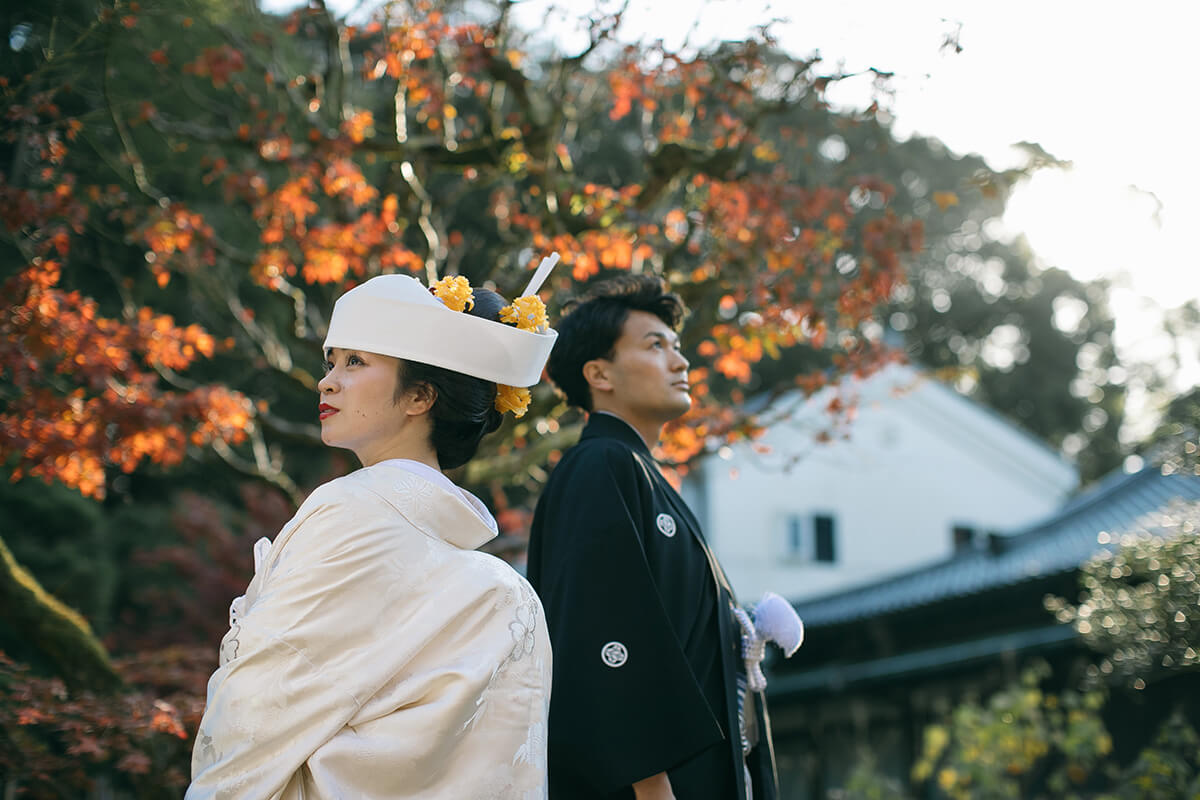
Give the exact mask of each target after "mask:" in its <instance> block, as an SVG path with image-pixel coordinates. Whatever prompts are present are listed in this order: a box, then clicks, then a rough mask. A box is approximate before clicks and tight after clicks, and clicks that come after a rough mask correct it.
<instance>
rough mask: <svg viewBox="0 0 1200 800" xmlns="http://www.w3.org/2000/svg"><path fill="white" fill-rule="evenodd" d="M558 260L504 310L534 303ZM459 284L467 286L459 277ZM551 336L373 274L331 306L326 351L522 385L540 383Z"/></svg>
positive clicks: (408, 280)
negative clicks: (354, 352)
mask: <svg viewBox="0 0 1200 800" xmlns="http://www.w3.org/2000/svg"><path fill="white" fill-rule="evenodd" d="M557 262H558V253H554V254H553V255H551V256H549V257H548V258H545V259H542V263H541V264H540V265H539V266H538V269H537V272H535V273H534V276H533V278H532V279H531V280H530V282H529V285H528V286H526V287H525V291H524V292H522V294H521V297H520V298H518V300H516V301H514V303H513V305H512V306H509V307H508V309H506V311H508V310H510V309H513V308H515V307H516V308H519V307H521V305H522V303H521V301H522V300H526V299H528V298H531V297H532V298H533V299H536V293H537V290H538V289H539V288H540V287H541V284H542V282H543V281H545V279H546V277H547V276H548V275H549V274H550V270H551V269H553V267H554V265H555V263H557ZM459 280H461V281H462V286H464V287H466V281H465V279H459ZM467 291H468V292H469V287H467ZM537 303H538V304H539V305H540V300H539V301H537ZM510 313H511V312H510ZM514 319H515V317H514ZM557 336H558V334H557V333H556V332H555V331H554V330H552V329H551V328H550V327H549V326H547V325H544V324H543V325H541V326H540V328H539V329H537V330H527V329H522V328H521V327H516V326H514V325H508V324H505V323H504V322H494V321H492V320H487V319H483V318H482V317H475V316H472V315H470V314H466V313H463V312H462V311H455V310H452V309H451V308H450V307H448V306H447V304H446V303H445V302H443V301H442V300H441V299H439V298H438V297H435V296H434V295H433V294H432V293H431V292H430V290H429V289H427V288H425V286H424V285H423V284H422V283H421V282H420V281H418V280H417V279H416V278H413V277H410V276H408V275H379V276H377V277H374V278H371V279H370V280H368V281H366V282H365V283H362V284H361V285H359V286H356V287H354V288H353V289H351V290H350V291H348V292H346V293H345V294H344V295H342V296H341V297H339V298H338V300H337V302H336V303H334V306H333V314H332V316H331V317H330V319H329V332H328V333H327V334H326V336H325V348H326V349H329V348H331V347H336V348H340V349H343V350H362V351H365V352H368V353H382V354H383V355H388V356H394V357H396V358H403V359H407V360H410V361H419V362H421V363H424V364H431V365H433V366H435V367H442V368H444V369H448V370H453V371H454V372H461V373H462V374H464V375H471V376H473V377H476V378H482V379H483V380H487V381H492V382H493V383H497V384H504V385H506V386H514V387H523V386H533V385H534V384H535V383H537V382H538V380H539V378H540V377H541V374H542V369H543V367H545V365H546V359H547V358H549V357H550V349H551V348H552V347H553V346H554V340H555V339H556V338H557Z"/></svg>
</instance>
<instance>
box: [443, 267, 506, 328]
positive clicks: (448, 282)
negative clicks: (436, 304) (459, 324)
mask: <svg viewBox="0 0 1200 800" xmlns="http://www.w3.org/2000/svg"><path fill="white" fill-rule="evenodd" d="M429 291H431V292H433V293H434V295H435V296H436V297H437V299H439V300H441V301H442V302H443V303H445V304H446V308H448V309H450V310H451V311H467V310H469V309H472V308H474V307H475V293H474V292H473V291H472V290H471V282H470V281H468V280H467V279H466V277H464V276H462V275H455V276H454V277H445V278H442V279H441V280H439V281H434V283H433V285H432V286H430V287H429ZM506 321H507V320H506Z"/></svg>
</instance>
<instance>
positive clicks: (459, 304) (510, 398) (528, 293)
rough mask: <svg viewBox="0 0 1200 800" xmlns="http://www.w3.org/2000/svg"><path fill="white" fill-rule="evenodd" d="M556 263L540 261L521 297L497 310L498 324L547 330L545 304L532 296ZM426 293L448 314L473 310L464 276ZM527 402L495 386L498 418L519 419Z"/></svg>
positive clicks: (522, 393)
mask: <svg viewBox="0 0 1200 800" xmlns="http://www.w3.org/2000/svg"><path fill="white" fill-rule="evenodd" d="M558 260H559V259H558V253H554V254H552V255H551V256H549V257H548V258H545V259H542V263H541V264H540V265H539V266H538V268H537V271H536V272H535V273H534V276H533V278H531V279H530V281H529V285H527V286H526V287H525V291H524V292H523V293H522V295H521V296H520V297H518V298H517V299H515V300H513V301H512V303H511V304H510V305H507V306H505V307H504V308H502V309H500V321H501V322H503V323H506V324H508V325H514V326H516V327H517V329H518V330H522V331H530V332H532V333H546V331H547V330H548V329H549V327H550V322H549V320H548V319H547V316H546V304H545V303H543V302H542V299H541V298H540V297H538V296H537V294H536V292H537V290H538V288H539V287H540V286H541V285H542V283H543V281H545V279H546V276H547V275H549V273H550V270H551V269H553V268H554V265H555V264H556V263H557V262H558ZM429 290H430V291H431V292H433V294H434V296H436V297H437V298H438V299H439V300H441V301H442V303H443V304H444V305H445V306H446V308H448V309H450V310H451V311H468V310H470V309H471V308H474V306H475V296H474V295H475V293H474V291H473V290H472V289H471V282H470V281H468V280H467V278H466V277H465V276H462V275H455V276H452V277H445V278H442V279H441V280H437V281H434V282H433V283H432V284H431V285H430V287H429ZM531 400H532V395H531V394H530V392H529V389H527V388H524V387H520V386H508V385H506V384H503V383H497V384H496V399H495V401H494V404H495V407H496V410H497V411H499V412H500V413H501V414H506V413H509V412H511V413H512V415H513V416H514V417H523V416H525V412H526V411H528V410H529V403H530V402H531Z"/></svg>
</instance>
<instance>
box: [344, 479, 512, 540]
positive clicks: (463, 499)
mask: <svg viewBox="0 0 1200 800" xmlns="http://www.w3.org/2000/svg"><path fill="white" fill-rule="evenodd" d="M360 472H362V473H364V475H370V477H371V478H372V479H373V480H372V481H371V482H372V483H374V484H376V490H377V491H379V492H380V494H383V495H384V496H385V497H391V496H394V495H396V493H397V490H398V489H400V488H401V486H399V485H398V483H399V482H398V481H397V477H398V476H397V475H396V473H397V472H404V473H406V474H407V475H410V476H413V477H416V478H418V479H420V480H422V481H424V482H425V483H426V484H428V485H429V487H430V489H432V490H433V491H434V492H436V493H437V494H440V495H442V496H441V497H433V498H430V499H431V502H429V503H410V502H405V499H406V498H398V500H399V505H400V509H401V511H402V513H404V515H405V516H406V517H409V518H410V521H411V522H413V523H414V524H416V525H417V526H418V527H420V528H421V529H422V530H424V531H425V532H426V533H428V534H429V535H431V536H434V537H435V538H438V539H443V540H445V541H446V542H448V543H449V544H452V545H454V546H455V547H461V548H463V549H464V550H474V549H475V548H476V547H479V546H480V545H481V544H484V543H485V542H487V541H490V540H491V539H493V538H495V537H496V535H497V534H498V533H499V532H500V529H499V526H498V525H497V524H496V518H495V517H493V516H492V515H491V512H489V511H488V509H487V506H485V505H484V504H483V501H481V500H480V499H479V498H478V497H476V496H475V495H473V494H471V493H470V492H468V491H467V490H466V489H463V488H462V487H460V486H457V485H455V483H454V482H453V481H451V480H450V479H449V478H447V477H446V476H445V475H443V474H442V473H441V472H440V471H439V470H436V469H434V468H433V467H431V466H429V465H428V464H422V463H421V462H419V461H413V460H411V459H407V458H389V459H387V460H385V461H380V462H379V463H377V464H373V465H371V466H370V467H364V468H363V469H362V470H360ZM421 494H424V493H423V492H422V493H421ZM464 512H469V513H464ZM414 516H415V517H416V518H415V519H413V518H412V517H414Z"/></svg>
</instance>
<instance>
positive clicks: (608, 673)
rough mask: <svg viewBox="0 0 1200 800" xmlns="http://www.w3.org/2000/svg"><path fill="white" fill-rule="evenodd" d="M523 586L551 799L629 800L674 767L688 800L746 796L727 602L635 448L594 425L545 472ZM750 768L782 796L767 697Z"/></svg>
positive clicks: (758, 792) (737, 644)
mask: <svg viewBox="0 0 1200 800" xmlns="http://www.w3.org/2000/svg"><path fill="white" fill-rule="evenodd" d="M528 577H529V581H530V583H532V584H533V587H534V589H536V590H537V592H538V594H539V595H540V596H541V598H542V603H543V605H544V607H545V611H546V622H547V625H548V627H549V630H550V640H551V643H552V646H553V653H554V684H553V691H552V693H551V700H550V743H549V762H550V763H549V768H550V797H551V799H552V800H591V799H592V798H606V799H607V798H632V797H633V796H634V795H633V791H632V789H631V788H630V787H631V785H632V784H633V783H634V782H636V781H639V780H641V779H643V778H648V777H650V776H652V775H655V774H657V773H659V772H663V771H667V772H668V773H669V777H670V779H671V785H672V787H673V788H674V792H675V796H676V797H678V798H680V800H699V799H703V798H713V800H735V799H737V798H745V797H746V791H745V770H744V769H743V767H742V763H743V760H742V747H741V736H740V734H739V731H738V722H737V679H738V672H739V670H740V669H741V655H740V651H741V638H740V636H741V634H740V629H739V628H738V626H737V622H736V620H735V619H734V618H733V615H732V613H731V608H732V606H733V603H734V598H733V592H732V590H731V589H730V587H729V582H728V581H727V580H726V578H725V575H724V573H723V572H722V570H721V566H720V564H718V563H717V560H716V557H715V556H714V555H713V554H712V551H711V550H709V548H708V545H707V544H706V543H705V541H704V537H703V535H702V534H701V533H700V526H699V524H698V523H697V522H696V518H695V517H694V516H693V515H692V512H691V510H690V509H689V508H688V507H687V505H686V504H685V503H684V502H683V499H682V498H681V497H680V496H679V494H678V493H677V492H676V491H675V490H674V489H673V488H672V487H671V485H670V484H669V483H667V481H666V479H665V478H664V477H663V476H662V474H661V473H660V472H659V471H658V467H657V465H656V464H655V463H654V460H653V458H652V457H651V455H650V451H649V449H648V448H647V447H646V444H645V443H644V442H643V441H642V439H641V437H640V436H639V435H638V434H637V433H636V432H635V431H634V430H633V428H631V427H630V426H629V425H628V424H626V423H625V422H624V421H622V420H621V419H619V418H617V417H615V416H612V415H611V414H604V413H594V414H592V415H591V417H590V419H589V420H588V424H587V426H586V427H585V428H584V431H583V435H582V436H581V438H580V440H579V444H577V445H576V446H575V447H573V448H572V449H571V450H569V451H568V452H567V453H566V455H565V456H563V459H562V461H561V462H559V464H558V465H557V467H556V468H555V470H554V473H553V474H552V475H551V476H550V481H549V483H547V485H546V490H545V492H544V493H543V494H542V497H541V500H540V501H539V502H538V507H537V511H536V513H535V514H534V518H533V530H532V534H531V536H530V540H529V570H528ZM753 697H754V703H755V705H756V708H755V711H756V716H757V720H758V723H759V724H758V728H759V735H758V746H757V747H755V748H754V750H753V751H752V752H751V754H750V757H749V758H748V759H747V760H746V764H747V766H748V767H749V769H750V773H751V775H752V776H753V784H754V786H753V796H754V799H755V800H773V798H774V797H775V795H776V778H775V758H774V752H773V749H772V745H771V738H770V726H769V722H768V720H767V714H766V708H765V707H764V705H763V704H762V698H761V697H760V696H758V695H753Z"/></svg>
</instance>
